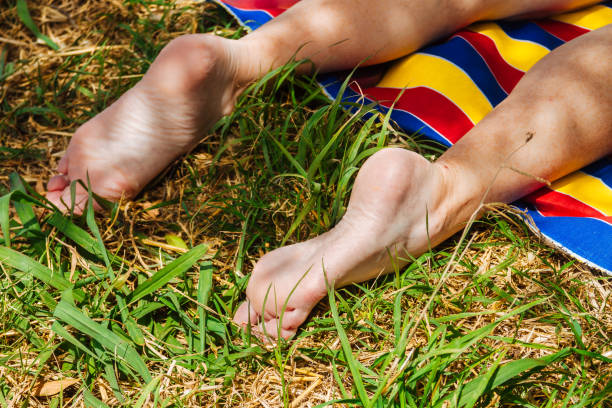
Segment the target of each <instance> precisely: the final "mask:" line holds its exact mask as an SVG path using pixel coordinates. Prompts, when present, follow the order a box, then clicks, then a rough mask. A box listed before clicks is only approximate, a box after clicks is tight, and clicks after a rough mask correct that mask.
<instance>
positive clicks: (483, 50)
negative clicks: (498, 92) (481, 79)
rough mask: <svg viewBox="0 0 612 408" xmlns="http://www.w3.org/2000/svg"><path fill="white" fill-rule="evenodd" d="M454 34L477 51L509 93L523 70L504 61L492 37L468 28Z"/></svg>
mask: <svg viewBox="0 0 612 408" xmlns="http://www.w3.org/2000/svg"><path fill="white" fill-rule="evenodd" d="M455 35H456V36H458V37H461V38H463V39H464V40H466V41H467V42H469V43H470V44H471V45H472V47H474V49H475V50H476V51H478V53H479V54H480V55H481V56H482V58H483V59H484V61H485V62H486V64H487V65H488V66H489V69H490V70H491V72H492V73H493V75H495V78H496V79H497V82H499V84H500V85H501V87H502V88H503V89H504V91H506V93H510V91H512V90H513V89H514V87H515V86H516V84H517V83H518V81H520V79H521V78H522V77H523V75H524V72H523V71H521V70H520V69H516V68H515V67H513V66H512V65H510V64H508V63H507V62H506V60H505V59H504V58H503V57H502V56H501V54H500V53H499V51H498V50H497V46H496V45H495V42H493V40H492V39H490V38H489V37H487V36H486V35H484V34H480V33H477V32H474V31H469V30H463V31H460V32H458V33H457V34H455Z"/></svg>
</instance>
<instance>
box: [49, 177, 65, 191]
mask: <svg viewBox="0 0 612 408" xmlns="http://www.w3.org/2000/svg"><path fill="white" fill-rule="evenodd" d="M69 184H70V180H68V177H66V176H65V175H63V174H58V175H55V176H53V177H51V179H49V182H48V183H47V190H48V191H50V192H51V191H61V190H64V189H65V188H66V187H68V185H69Z"/></svg>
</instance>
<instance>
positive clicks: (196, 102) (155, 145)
mask: <svg viewBox="0 0 612 408" xmlns="http://www.w3.org/2000/svg"><path fill="white" fill-rule="evenodd" d="M240 47H241V45H240V44H239V42H238V41H234V40H227V39H223V38H219V37H215V36H212V35H204V34H196V35H186V36H182V37H179V38H177V39H175V40H173V41H172V42H171V43H170V44H168V46H166V47H165V48H164V49H163V50H162V52H161V53H160V55H159V56H158V58H157V59H156V60H155V61H154V63H153V64H152V65H151V67H150V69H149V70H148V72H147V73H146V75H145V76H144V77H143V79H142V80H141V81H140V82H139V83H138V84H137V85H136V86H135V87H134V88H132V89H131V90H129V91H128V92H126V93H125V94H124V95H123V96H121V97H120V98H119V99H118V100H117V101H116V102H115V103H113V104H112V105H111V106H110V107H108V108H107V109H105V110H104V111H103V112H102V113H100V114H99V115H97V116H96V117H94V118H93V119H91V120H89V121H88V122H87V123H85V124H84V125H83V126H81V127H80V128H79V129H78V130H77V131H76V133H75V134H74V136H73V137H72V140H71V141H70V144H69V146H68V149H67V151H66V154H65V155H64V157H63V158H62V159H61V160H60V162H59V165H58V169H57V172H58V175H56V176H54V177H53V178H51V180H49V183H48V185H47V188H48V193H47V197H48V198H49V200H50V201H51V202H53V203H54V204H55V205H57V206H58V207H59V208H60V209H62V210H66V209H68V208H70V206H71V199H70V183H71V182H72V181H74V180H83V181H84V183H85V184H86V183H87V177H89V180H90V182H91V186H92V190H93V191H94V192H95V193H96V194H98V195H99V196H101V197H103V198H106V199H109V200H111V201H117V200H119V199H120V198H121V197H122V196H123V197H125V198H131V197H133V196H134V195H136V194H137V193H138V192H139V191H140V190H141V189H142V188H143V187H144V186H145V185H146V184H147V183H148V182H149V181H151V180H152V179H153V178H154V177H155V176H156V175H157V174H159V173H160V172H161V171H162V170H163V169H164V168H165V167H166V166H167V165H168V164H169V163H171V162H172V161H173V160H175V159H176V158H177V157H179V156H180V155H181V154H184V153H186V152H187V151H189V150H190V149H192V148H193V147H194V146H195V145H196V144H197V142H198V141H199V140H200V139H201V138H202V137H203V136H204V135H205V133H206V131H207V130H208V128H209V127H210V126H211V125H212V124H214V123H215V122H216V121H217V120H219V119H220V118H221V117H222V116H223V115H226V114H228V113H230V112H231V110H232V109H233V106H234V102H235V99H236V97H237V96H238V94H239V93H240V91H241V90H242V86H243V85H246V82H248V79H246V80H244V81H243V79H244V78H245V75H244V74H243V73H242V72H239V69H241V68H240V66H241V65H242V66H244V65H245V64H244V63H243V61H238V58H242V59H244V56H248V52H247V53H245V52H242V51H240V49H239V48H240ZM239 62H240V63H239ZM86 201H87V191H86V190H85V189H83V188H82V187H80V186H78V187H77V195H76V199H75V203H74V206H75V211H76V212H82V210H83V208H84V206H85V204H86Z"/></svg>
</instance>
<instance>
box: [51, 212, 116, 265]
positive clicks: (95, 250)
mask: <svg viewBox="0 0 612 408" xmlns="http://www.w3.org/2000/svg"><path fill="white" fill-rule="evenodd" d="M47 223H48V224H49V225H52V226H54V227H55V228H57V230H58V231H60V232H61V233H62V234H64V235H65V236H67V237H68V238H70V239H71V240H72V241H74V243H75V244H77V245H78V246H79V247H81V248H83V249H84V250H85V251H87V252H89V253H90V254H92V255H94V256H95V257H96V258H98V259H100V260H104V257H105V254H104V252H102V251H101V250H100V247H99V245H98V242H97V241H96V239H95V238H94V237H92V236H91V235H89V233H87V231H85V230H84V229H82V228H80V227H79V226H77V225H76V224H75V223H73V222H72V221H71V220H70V218H68V217H64V216H63V215H62V214H60V213H54V214H53V215H51V217H49V219H48V220H47ZM105 251H106V250H105ZM106 256H108V255H106Z"/></svg>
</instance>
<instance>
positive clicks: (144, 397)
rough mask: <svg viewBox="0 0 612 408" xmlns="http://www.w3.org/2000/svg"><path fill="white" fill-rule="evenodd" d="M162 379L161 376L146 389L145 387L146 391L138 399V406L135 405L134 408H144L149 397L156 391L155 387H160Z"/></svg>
mask: <svg viewBox="0 0 612 408" xmlns="http://www.w3.org/2000/svg"><path fill="white" fill-rule="evenodd" d="M161 379H162V377H161V376H158V377H155V378H154V379H153V380H152V381H150V382H149V383H148V384H147V386H146V387H144V389H143V390H142V392H141V393H140V396H139V397H138V400H137V401H136V404H134V408H142V407H143V406H144V404H145V403H146V402H147V399H148V398H149V395H151V393H152V392H153V390H155V387H157V386H158V385H159V382H160V381H161Z"/></svg>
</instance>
